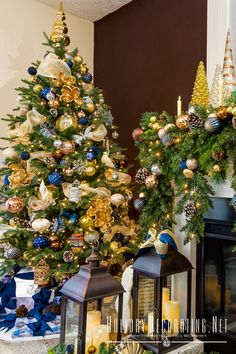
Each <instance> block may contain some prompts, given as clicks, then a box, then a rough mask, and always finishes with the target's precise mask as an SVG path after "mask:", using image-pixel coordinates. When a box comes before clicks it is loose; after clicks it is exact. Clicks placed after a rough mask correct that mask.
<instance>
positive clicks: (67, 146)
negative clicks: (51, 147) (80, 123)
mask: <svg viewBox="0 0 236 354" xmlns="http://www.w3.org/2000/svg"><path fill="white" fill-rule="evenodd" d="M60 151H61V152H62V153H63V154H64V155H69V154H73V152H75V142H74V141H73V140H66V141H63V143H62V144H61V146H60Z"/></svg>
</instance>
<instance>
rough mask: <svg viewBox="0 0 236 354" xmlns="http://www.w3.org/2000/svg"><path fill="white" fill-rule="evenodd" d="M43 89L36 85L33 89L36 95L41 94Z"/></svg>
mask: <svg viewBox="0 0 236 354" xmlns="http://www.w3.org/2000/svg"><path fill="white" fill-rule="evenodd" d="M42 89H43V86H42V85H40V84H37V85H34V87H33V91H34V92H35V93H39V92H40V91H42Z"/></svg>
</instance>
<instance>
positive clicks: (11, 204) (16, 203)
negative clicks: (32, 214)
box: [6, 197, 24, 213]
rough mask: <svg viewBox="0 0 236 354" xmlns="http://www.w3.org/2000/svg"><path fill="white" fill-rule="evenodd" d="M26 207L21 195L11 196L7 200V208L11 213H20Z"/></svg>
mask: <svg viewBox="0 0 236 354" xmlns="http://www.w3.org/2000/svg"><path fill="white" fill-rule="evenodd" d="M23 208H24V201H23V199H21V198H20V197H11V198H9V199H8V200H7V201H6V209H7V211H8V212H9V213H19V212H20V211H21V210H22V209H23Z"/></svg>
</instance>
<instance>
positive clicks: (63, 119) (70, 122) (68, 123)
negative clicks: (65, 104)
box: [56, 114, 78, 132]
mask: <svg viewBox="0 0 236 354" xmlns="http://www.w3.org/2000/svg"><path fill="white" fill-rule="evenodd" d="M77 125H78V120H77V117H76V116H74V115H70V114H65V115H62V116H60V117H59V118H57V120H56V128H57V130H59V132H63V131H64V130H66V129H68V128H75V129H76V128H77Z"/></svg>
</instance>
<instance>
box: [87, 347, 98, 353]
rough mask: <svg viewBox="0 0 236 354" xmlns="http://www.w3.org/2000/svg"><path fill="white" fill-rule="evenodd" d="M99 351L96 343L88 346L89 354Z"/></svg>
mask: <svg viewBox="0 0 236 354" xmlns="http://www.w3.org/2000/svg"><path fill="white" fill-rule="evenodd" d="M96 352H97V348H96V347H95V346H94V345H90V346H89V347H88V354H95V353H96Z"/></svg>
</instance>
